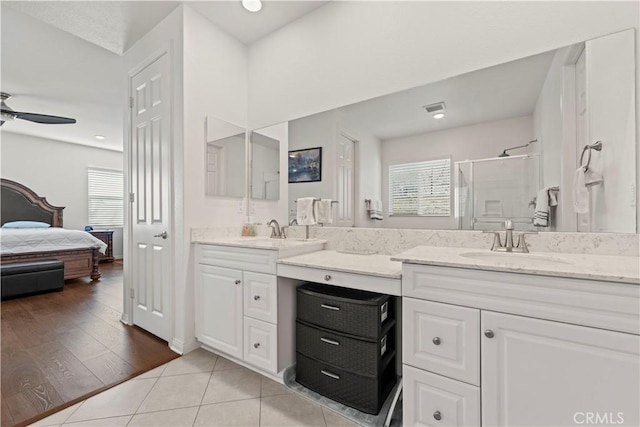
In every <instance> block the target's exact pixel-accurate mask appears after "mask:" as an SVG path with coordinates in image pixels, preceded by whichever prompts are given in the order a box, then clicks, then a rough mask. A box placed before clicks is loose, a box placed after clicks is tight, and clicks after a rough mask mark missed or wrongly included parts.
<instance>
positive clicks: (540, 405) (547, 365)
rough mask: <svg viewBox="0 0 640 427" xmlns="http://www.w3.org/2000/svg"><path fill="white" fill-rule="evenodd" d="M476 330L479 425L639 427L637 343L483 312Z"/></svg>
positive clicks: (625, 336)
mask: <svg viewBox="0 0 640 427" xmlns="http://www.w3.org/2000/svg"><path fill="white" fill-rule="evenodd" d="M481 324H482V330H483V331H484V333H483V336H482V346H481V347H482V364H481V372H482V425H485V426H525V425H526V426H575V425H579V424H589V423H587V422H586V417H587V416H589V417H591V419H592V420H593V419H595V418H594V417H595V416H596V415H597V416H598V417H599V418H598V419H600V420H601V421H600V422H599V423H598V425H613V424H622V425H630V426H637V425H639V423H640V417H639V414H638V402H640V351H639V350H640V349H639V347H640V337H638V336H637V335H631V334H623V333H619V332H611V331H605V330H602V329H595V328H587V327H583V326H575V325H569V324H566V323H559V322H551V321H547V320H539V319H533V318H528V317H520V316H513V315H508V314H502V313H494V312H487V311H483V312H482V314H481ZM489 331H490V332H489ZM588 414H594V415H588ZM619 414H621V415H619ZM620 416H621V417H622V418H623V420H624V423H622V422H620V421H619V417H620ZM603 417H608V418H607V420H608V421H602V420H603V419H604V418H603ZM592 424H593V423H592Z"/></svg>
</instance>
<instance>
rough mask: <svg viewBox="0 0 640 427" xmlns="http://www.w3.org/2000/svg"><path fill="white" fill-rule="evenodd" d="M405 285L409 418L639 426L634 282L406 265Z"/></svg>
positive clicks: (639, 348) (639, 343) (413, 421)
mask: <svg viewBox="0 0 640 427" xmlns="http://www.w3.org/2000/svg"><path fill="white" fill-rule="evenodd" d="M402 285H403V322H402V324H403V381H404V399H403V405H404V406H403V411H404V424H405V425H408V426H409V425H432V426H444V425H446V426H451V425H460V426H462V425H472V426H477V425H484V426H524V425H529V426H531V425H535V426H573V425H578V424H586V423H588V422H589V421H588V420H590V421H591V424H594V422H595V421H596V420H599V421H598V423H597V424H599V425H612V424H621V425H639V423H640V418H639V414H638V402H639V401H640V336H639V335H638V332H637V330H634V326H632V321H633V320H634V319H635V324H636V325H637V324H638V320H639V319H640V317H639V313H638V310H639V307H640V306H639V304H638V303H639V302H640V298H639V296H640V292H639V287H638V285H633V284H624V283H607V282H592V281H585V280H576V279H561V278H552V277H535V276H529V275H522V274H514V273H499V272H489V271H477V270H470V269H459V268H447V267H433V266H426V265H412V264H405V265H404V266H403V284H402ZM576 319H580V322H576ZM572 323H581V324H572ZM585 325H587V326H585ZM636 327H637V326H636ZM623 421H624V422H623Z"/></svg>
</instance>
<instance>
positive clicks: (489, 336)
mask: <svg viewBox="0 0 640 427" xmlns="http://www.w3.org/2000/svg"><path fill="white" fill-rule="evenodd" d="M484 336H485V337H487V338H493V337H494V336H495V334H494V333H493V331H492V330H491V329H487V330H486V331H484Z"/></svg>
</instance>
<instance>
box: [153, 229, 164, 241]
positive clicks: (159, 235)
mask: <svg viewBox="0 0 640 427" xmlns="http://www.w3.org/2000/svg"><path fill="white" fill-rule="evenodd" d="M167 236H168V234H167V232H166V231H163V232H162V233H160V234H154V235H153V237H162V238H163V239H166V238H167Z"/></svg>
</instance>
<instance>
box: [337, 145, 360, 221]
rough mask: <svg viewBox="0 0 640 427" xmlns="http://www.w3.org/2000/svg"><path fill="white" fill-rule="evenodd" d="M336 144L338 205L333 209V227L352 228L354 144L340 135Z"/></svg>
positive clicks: (353, 217)
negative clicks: (334, 215) (334, 213)
mask: <svg viewBox="0 0 640 427" xmlns="http://www.w3.org/2000/svg"><path fill="white" fill-rule="evenodd" d="M337 142H338V143H337V144H336V151H337V158H336V173H337V174H338V176H337V179H336V183H337V189H336V190H337V193H336V194H337V198H336V200H337V201H338V204H337V206H336V208H334V212H337V214H336V217H335V218H334V225H336V226H341V227H353V226H354V225H355V213H354V203H355V180H354V176H355V159H354V157H355V142H354V141H353V140H351V139H350V138H347V137H346V136H345V135H343V134H342V133H339V134H338V141H337Z"/></svg>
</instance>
